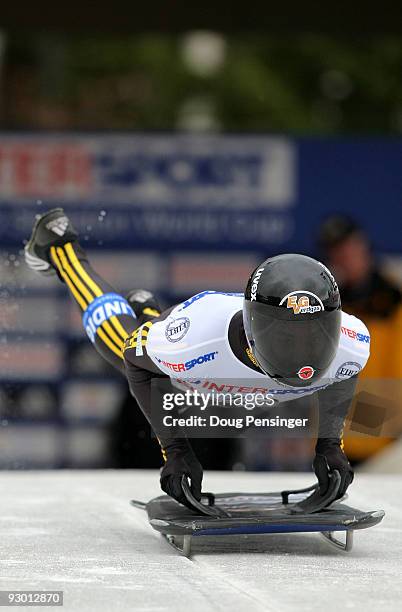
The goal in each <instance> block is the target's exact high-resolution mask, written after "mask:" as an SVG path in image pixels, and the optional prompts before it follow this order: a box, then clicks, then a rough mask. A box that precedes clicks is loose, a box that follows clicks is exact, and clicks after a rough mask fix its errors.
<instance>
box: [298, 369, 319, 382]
mask: <svg viewBox="0 0 402 612" xmlns="http://www.w3.org/2000/svg"><path fill="white" fill-rule="evenodd" d="M314 372H315V370H314V368H312V367H311V366H303V367H302V368H300V370H299V371H298V372H297V376H298V377H299V378H301V379H302V380H309V378H312V377H313V376H314Z"/></svg>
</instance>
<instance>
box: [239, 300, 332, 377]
mask: <svg viewBox="0 0 402 612" xmlns="http://www.w3.org/2000/svg"><path fill="white" fill-rule="evenodd" d="M282 312H283V311H282ZM319 315H320V316H319V317H318V316H317V315H314V314H313V315H307V316H303V317H302V316H300V317H299V316H294V315H290V314H289V313H283V314H282V313H278V308H276V307H273V306H268V305H267V304H260V303H258V302H250V301H248V300H245V303H244V327H245V331H246V335H247V339H248V341H249V343H250V346H251V349H252V352H253V354H254V356H255V358H256V359H257V361H258V363H259V365H260V367H261V369H262V370H264V372H266V373H267V374H268V375H269V376H271V377H272V378H277V379H278V381H280V382H283V383H284V384H288V385H291V386H297V387H300V386H308V385H311V384H312V383H314V382H316V381H317V380H318V379H319V378H320V377H322V375H323V374H324V373H325V371H326V370H327V369H328V367H329V366H330V364H331V362H332V360H333V358H334V357H335V353H336V350H337V348H338V343H339V334H340V326H341V311H340V310H333V311H331V312H320V313H319Z"/></svg>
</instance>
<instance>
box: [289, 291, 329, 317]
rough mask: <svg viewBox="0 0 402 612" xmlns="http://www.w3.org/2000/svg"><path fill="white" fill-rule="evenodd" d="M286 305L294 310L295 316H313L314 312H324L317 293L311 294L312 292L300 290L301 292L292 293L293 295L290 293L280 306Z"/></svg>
mask: <svg viewBox="0 0 402 612" xmlns="http://www.w3.org/2000/svg"><path fill="white" fill-rule="evenodd" d="M285 303H286V308H291V309H292V310H293V314H295V315H298V314H306V313H307V314H312V313H313V312H320V310H324V304H323V303H322V301H321V300H320V298H319V297H318V295H315V293H311V291H304V290H303V289H300V290H299V291H292V293H288V294H287V295H285V297H284V298H282V300H281V301H280V302H279V306H283V305H284V304H285Z"/></svg>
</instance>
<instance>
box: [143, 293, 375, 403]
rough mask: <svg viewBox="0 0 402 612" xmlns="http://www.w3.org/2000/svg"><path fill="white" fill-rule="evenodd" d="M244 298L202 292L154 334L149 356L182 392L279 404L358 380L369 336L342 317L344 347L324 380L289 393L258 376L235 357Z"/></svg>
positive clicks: (289, 389)
mask: <svg viewBox="0 0 402 612" xmlns="http://www.w3.org/2000/svg"><path fill="white" fill-rule="evenodd" d="M242 306H243V294H240V293H220V292H217V291H203V292H202V293H198V294H197V295H194V296H193V297H191V298H189V299H188V300H186V301H185V302H182V303H181V304H178V305H177V306H176V307H175V308H174V309H173V310H172V312H171V313H170V316H169V317H168V318H167V319H165V320H164V321H160V322H157V321H156V322H155V323H154V324H153V325H152V327H151V328H150V330H149V334H148V339H147V344H146V350H147V353H148V355H149V357H150V358H151V359H152V361H153V362H154V363H155V364H156V366H157V367H158V368H159V369H160V370H161V371H162V372H163V373H165V374H167V375H168V376H169V377H170V378H171V380H172V382H173V384H174V385H175V386H178V387H180V388H182V389H184V388H185V389H198V390H199V391H200V392H202V393H204V394H206V393H227V394H230V395H232V394H239V393H240V394H246V393H247V394H250V393H251V394H253V393H254V394H255V393H259V394H261V393H264V394H266V395H270V396H272V398H273V399H274V400H277V401H289V400H292V399H296V398H298V397H301V396H305V395H310V394H312V393H315V392H316V391H318V390H320V389H324V388H325V387H327V386H328V385H330V384H333V383H336V382H338V381H341V380H344V379H346V378H350V377H351V376H354V375H355V374H357V373H358V372H360V370H362V369H363V368H364V366H365V364H366V362H367V360H368V357H369V348H370V336H369V332H368V330H367V328H366V326H365V325H364V323H362V321H360V320H359V319H357V318H356V317H354V316H351V315H348V314H346V313H344V312H342V327H341V335H340V339H339V346H338V350H337V353H336V355H335V358H334V360H333V361H332V363H331V366H330V367H329V368H328V370H327V372H326V373H325V376H324V377H323V378H322V379H320V381H318V383H317V384H316V385H312V386H311V387H289V386H285V385H283V384H280V383H278V382H276V381H275V380H274V379H272V378H270V377H269V376H268V375H266V374H263V373H260V372H256V371H255V370H253V369H252V368H251V367H250V368H249V367H247V366H246V365H245V364H244V363H242V362H241V361H239V359H237V357H236V356H235V355H234V353H233V352H232V350H231V348H230V345H229V340H228V329H229V324H230V321H231V319H232V317H233V316H234V315H235V313H236V312H238V311H239V310H241V309H242Z"/></svg>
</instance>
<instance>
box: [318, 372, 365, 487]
mask: <svg viewBox="0 0 402 612" xmlns="http://www.w3.org/2000/svg"><path fill="white" fill-rule="evenodd" d="M356 384H357V376H352V377H351V378H347V379H345V380H342V381H339V382H336V383H334V384H332V385H330V386H329V387H326V388H325V389H322V390H321V391H319V392H318V402H319V424H318V437H317V444H316V448H315V452H316V455H315V459H314V463H313V467H314V471H315V473H316V475H317V478H318V482H319V484H320V491H321V493H322V494H324V493H325V492H326V491H327V488H328V485H329V474H330V473H331V472H333V471H334V470H338V471H339V473H340V476H341V486H340V488H339V493H338V497H343V495H344V494H345V492H346V489H347V488H348V486H349V485H350V484H351V483H352V481H353V470H352V468H351V466H350V464H349V461H348V459H347V457H346V455H345V453H344V451H343V441H342V435H343V428H344V424H345V419H346V417H347V414H348V412H349V410H350V407H351V404H352V400H353V396H354V393H355V389H356Z"/></svg>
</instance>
